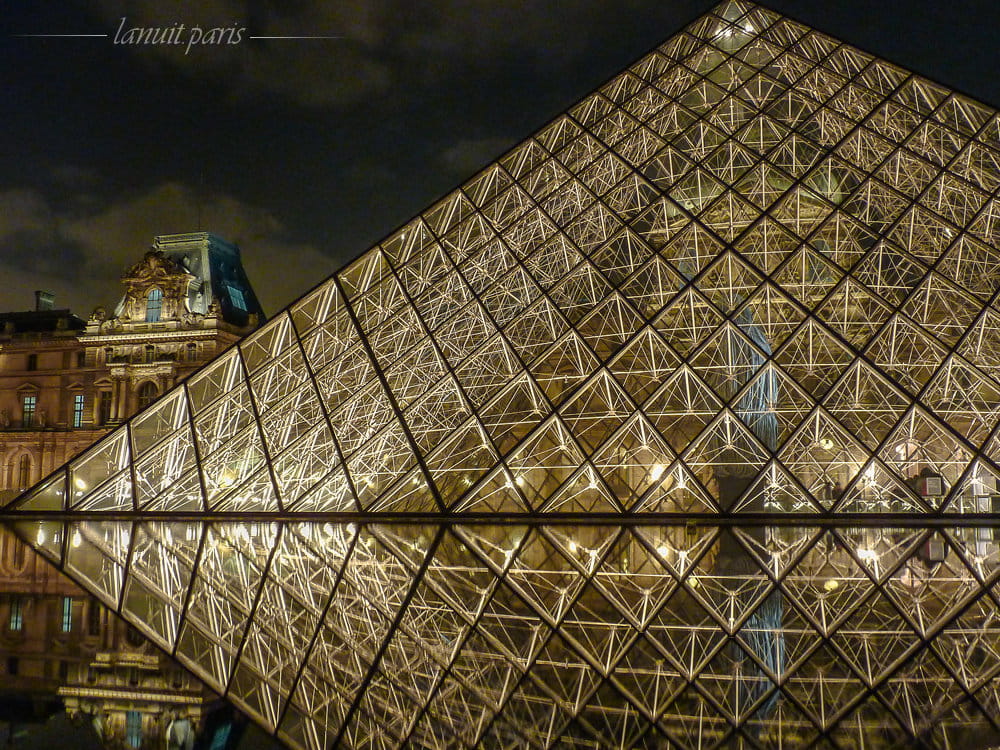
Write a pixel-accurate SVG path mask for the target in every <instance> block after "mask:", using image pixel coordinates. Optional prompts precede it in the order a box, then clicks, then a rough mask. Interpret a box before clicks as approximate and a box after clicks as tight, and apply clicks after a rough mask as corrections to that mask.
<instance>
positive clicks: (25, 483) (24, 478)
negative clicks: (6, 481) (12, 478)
mask: <svg viewBox="0 0 1000 750" xmlns="http://www.w3.org/2000/svg"><path fill="white" fill-rule="evenodd" d="M30 485H31V456H29V455H28V454H27V453H25V454H24V455H23V456H21V457H20V458H19V459H18V460H17V486H18V489H22V490H23V489H27V488H28V487H29V486H30Z"/></svg>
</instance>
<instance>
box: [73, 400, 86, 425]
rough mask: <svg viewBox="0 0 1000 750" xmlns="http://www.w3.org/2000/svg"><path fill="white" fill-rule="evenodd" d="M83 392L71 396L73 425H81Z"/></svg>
mask: <svg viewBox="0 0 1000 750" xmlns="http://www.w3.org/2000/svg"><path fill="white" fill-rule="evenodd" d="M83 401H84V400H83V394H82V393H77V394H76V395H75V396H73V426H74V427H83Z"/></svg>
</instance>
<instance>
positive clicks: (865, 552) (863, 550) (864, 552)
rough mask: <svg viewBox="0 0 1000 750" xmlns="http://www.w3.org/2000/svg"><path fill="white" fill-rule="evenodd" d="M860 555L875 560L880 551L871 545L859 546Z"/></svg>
mask: <svg viewBox="0 0 1000 750" xmlns="http://www.w3.org/2000/svg"><path fill="white" fill-rule="evenodd" d="M858 557H860V558H861V559H862V560H866V561H868V562H874V561H875V560H877V559H878V552H876V551H875V550H873V549H871V548H870V547H858Z"/></svg>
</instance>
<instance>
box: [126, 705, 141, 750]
mask: <svg viewBox="0 0 1000 750" xmlns="http://www.w3.org/2000/svg"><path fill="white" fill-rule="evenodd" d="M125 744H126V745H128V746H129V747H142V714H141V713H139V712H138V711H128V712H127V713H126V714H125Z"/></svg>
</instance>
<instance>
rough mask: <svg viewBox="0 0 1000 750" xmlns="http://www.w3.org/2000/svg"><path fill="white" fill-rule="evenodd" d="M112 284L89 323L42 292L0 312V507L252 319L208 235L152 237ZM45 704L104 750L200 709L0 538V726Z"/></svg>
mask: <svg viewBox="0 0 1000 750" xmlns="http://www.w3.org/2000/svg"><path fill="white" fill-rule="evenodd" d="M122 284H123V286H124V294H123V296H122V298H121V300H120V302H119V303H118V305H117V306H116V307H115V308H114V309H113V310H112V311H110V312H109V311H108V310H107V309H106V308H104V307H98V308H96V309H95V310H94V311H93V313H92V314H91V315H90V316H89V318H88V319H87V320H84V319H82V318H81V317H78V316H77V315H75V314H74V313H72V312H71V311H70V310H68V309H60V308H57V307H56V306H55V304H54V299H53V297H52V295H50V294H47V293H45V292H36V295H35V309H34V310H31V311H26V312H9V313H0V499H2V500H6V499H9V498H11V497H13V496H15V495H16V494H17V493H18V492H20V491H21V490H23V489H25V488H27V487H30V486H31V485H32V484H34V483H35V482H37V481H38V480H39V479H40V478H42V477H44V476H45V475H47V474H48V473H49V472H51V471H53V470H54V469H55V468H57V467H58V466H60V465H62V464H63V463H65V462H66V461H67V460H69V459H70V458H72V457H73V456H75V455H77V454H79V453H80V452H81V451H83V450H85V449H86V448H87V447H88V446H89V445H91V444H92V443H93V442H94V441H95V440H96V439H98V438H99V437H101V436H102V435H104V434H105V433H106V432H107V431H108V430H109V429H110V428H112V427H114V426H115V425H118V424H120V423H122V422H123V421H125V420H127V419H128V418H129V417H130V416H131V415H132V414H134V413H135V412H136V411H138V410H139V409H141V408H142V407H143V406H145V405H146V404H148V403H150V402H151V401H153V400H154V399H155V398H156V397H157V396H159V395H160V394H161V393H163V392H164V391H166V390H167V389H169V388H171V387H172V386H173V385H175V384H176V383H177V382H179V381H180V380H182V379H183V378H185V377H187V375H189V374H190V373H191V372H193V371H194V370H196V369H197V368H198V367H199V366H200V365H201V364H202V363H204V362H205V361H207V360H209V359H212V358H213V357H214V356H215V355H216V354H218V353H219V352H221V351H222V350H223V349H225V348H227V347H228V346H230V345H231V344H233V343H234V342H236V341H237V340H239V339H240V338H241V337H242V336H243V335H245V334H246V333H249V332H250V331H252V330H254V329H255V328H257V327H258V326H259V325H260V324H261V322H262V321H263V312H262V310H261V307H260V304H259V302H258V301H257V298H256V295H255V293H254V291H253V288H252V287H251V285H250V283H249V280H248V279H247V277H246V273H245V271H244V269H243V266H242V262H241V260H240V253H239V249H238V248H237V247H236V246H235V245H232V244H230V243H228V242H226V241H224V240H222V239H221V238H219V237H217V236H215V235H213V234H210V233H206V232H199V233H190V234H180V235H166V236H160V237H156V238H155V239H154V241H153V245H152V248H151V249H150V250H149V251H148V252H147V253H146V254H145V255H144V256H143V257H142V259H141V260H140V261H139V262H137V263H136V264H135V265H134V266H132V267H131V268H129V269H127V270H126V272H125V273H124V274H123V275H122ZM69 543H72V541H70V542H69ZM57 693H58V695H59V696H61V698H62V701H63V703H64V704H65V706H66V708H67V709H68V710H69V711H70V712H71V713H74V712H76V713H79V714H82V715H89V716H90V717H92V718H93V719H94V720H95V727H100V733H101V734H102V735H103V736H104V738H105V744H106V745H107V746H108V747H153V746H154V743H157V742H159V743H161V744H162V739H158V738H162V736H163V733H164V732H165V731H166V727H167V726H168V725H169V722H170V720H171V719H173V718H174V717H176V716H178V715H180V716H187V717H191V718H193V719H197V718H198V717H199V714H200V711H201V710H202V707H203V705H204V704H205V702H206V700H211V696H210V694H209V693H208V692H207V691H206V690H205V688H204V687H203V686H202V685H201V684H200V683H199V682H198V681H197V680H195V679H194V678H193V677H191V676H190V675H188V674H187V673H186V672H184V671H183V670H181V669H180V668H179V667H176V666H175V665H173V664H172V663H170V662H169V660H168V659H167V658H166V657H164V656H162V655H161V654H160V653H159V652H158V651H157V650H156V649H153V648H152V647H150V646H149V645H147V643H146V641H145V639H144V638H142V637H141V636H140V635H139V634H138V633H137V632H135V631H134V630H132V629H130V628H128V627H127V626H125V625H124V624H123V623H121V622H120V621H118V620H117V618H115V617H114V616H113V615H110V614H109V613H108V612H107V610H105V609H104V607H102V606H101V605H100V604H98V603H97V602H96V601H95V600H93V599H91V598H89V597H87V596H86V595H84V594H82V592H81V591H80V590H79V589H78V588H77V587H75V586H74V585H73V584H71V583H70V582H69V581H67V580H66V579H65V578H63V577H62V576H61V575H60V574H58V573H57V572H55V571H54V570H53V569H52V568H51V567H50V566H49V565H48V564H47V563H45V562H44V561H43V560H42V559H41V558H38V557H37V556H36V555H35V554H34V553H33V552H32V551H31V550H29V549H27V548H26V547H25V546H24V545H23V544H21V543H20V542H18V541H17V540H16V539H15V538H14V537H13V535H11V534H10V533H9V532H7V531H6V530H4V529H0V720H4V719H6V720H9V721H24V720H30V719H31V718H32V717H37V718H41V717H42V716H44V714H45V713H46V712H47V711H49V710H51V709H52V708H53V707H54V706H55V705H57V698H56V695H57ZM5 714H6V715H5ZM137 742H138V744H136V743H137ZM155 746H157V747H159V746H160V745H155Z"/></svg>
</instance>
